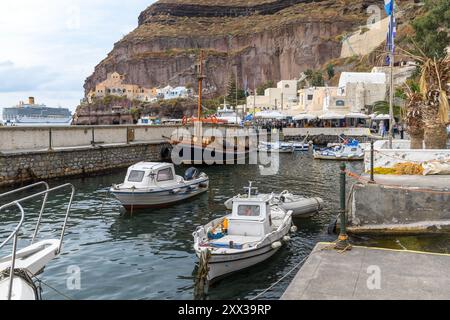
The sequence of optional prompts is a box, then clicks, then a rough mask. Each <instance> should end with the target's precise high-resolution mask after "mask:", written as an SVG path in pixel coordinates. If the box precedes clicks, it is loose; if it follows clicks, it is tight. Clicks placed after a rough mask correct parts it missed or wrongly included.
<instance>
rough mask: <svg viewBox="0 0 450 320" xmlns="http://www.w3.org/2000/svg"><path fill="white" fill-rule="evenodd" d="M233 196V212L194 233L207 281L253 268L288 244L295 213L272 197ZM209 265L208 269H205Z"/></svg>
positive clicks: (251, 193) (254, 194) (249, 194)
mask: <svg viewBox="0 0 450 320" xmlns="http://www.w3.org/2000/svg"><path fill="white" fill-rule="evenodd" d="M246 189H248V194H247V195H243V196H242V195H239V196H236V197H234V198H233V199H232V200H231V201H232V213H231V214H230V215H227V216H225V217H222V218H218V219H215V220H213V221H211V222H210V223H208V224H206V225H204V226H201V227H198V228H197V230H196V231H195V232H194V233H193V237H194V249H195V252H196V254H197V257H198V258H199V260H200V269H201V270H207V274H206V275H205V276H206V278H207V280H208V281H213V280H215V279H218V278H220V277H223V276H226V275H228V274H231V273H233V272H236V271H239V270H242V269H245V268H248V267H251V266H253V265H255V264H258V263H260V262H262V261H264V260H266V259H268V258H270V257H271V256H273V255H274V254H275V253H276V252H277V251H278V250H279V249H280V248H281V247H282V245H283V243H285V242H287V241H289V239H290V238H289V236H288V234H289V232H290V231H295V227H293V226H292V212H291V211H286V210H284V209H283V208H281V207H280V206H278V205H275V204H272V203H271V195H258V194H257V192H256V193H253V191H255V190H256V188H252V186H251V183H250V186H249V187H248V188H246ZM205 265H207V268H204V266H205Z"/></svg>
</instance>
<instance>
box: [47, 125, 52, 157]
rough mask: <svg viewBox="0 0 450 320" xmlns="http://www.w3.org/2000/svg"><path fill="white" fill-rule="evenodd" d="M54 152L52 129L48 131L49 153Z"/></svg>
mask: <svg viewBox="0 0 450 320" xmlns="http://www.w3.org/2000/svg"><path fill="white" fill-rule="evenodd" d="M52 150H53V141H52V128H49V129H48V151H52Z"/></svg>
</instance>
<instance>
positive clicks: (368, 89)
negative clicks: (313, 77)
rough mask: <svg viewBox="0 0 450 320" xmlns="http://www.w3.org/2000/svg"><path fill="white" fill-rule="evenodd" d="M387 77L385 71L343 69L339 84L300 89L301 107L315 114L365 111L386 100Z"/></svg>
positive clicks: (301, 110) (306, 111)
mask: <svg viewBox="0 0 450 320" xmlns="http://www.w3.org/2000/svg"><path fill="white" fill-rule="evenodd" d="M386 80H387V79H386V74H384V73H377V72H374V73H368V72H343V73H342V74H341V78H340V80H339V86H338V87H313V88H305V89H300V90H299V91H298V93H299V103H298V106H299V107H298V109H299V110H300V112H303V113H310V114H313V115H322V114H324V113H327V112H334V113H340V114H347V113H362V112H364V111H365V107H366V106H369V105H373V104H374V103H375V102H377V101H381V100H385V99H386V94H387V81H386Z"/></svg>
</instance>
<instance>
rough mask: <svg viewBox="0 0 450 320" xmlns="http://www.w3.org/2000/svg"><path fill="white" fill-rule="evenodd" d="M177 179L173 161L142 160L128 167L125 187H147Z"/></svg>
mask: <svg viewBox="0 0 450 320" xmlns="http://www.w3.org/2000/svg"><path fill="white" fill-rule="evenodd" d="M175 181H177V176H176V175H175V168H174V166H173V164H171V163H156V162H140V163H137V164H135V165H133V166H131V167H130V168H128V172H127V175H126V177H125V181H124V184H123V187H129V188H132V187H134V188H146V187H148V186H151V185H155V184H158V185H164V184H166V183H172V184H173V182H175Z"/></svg>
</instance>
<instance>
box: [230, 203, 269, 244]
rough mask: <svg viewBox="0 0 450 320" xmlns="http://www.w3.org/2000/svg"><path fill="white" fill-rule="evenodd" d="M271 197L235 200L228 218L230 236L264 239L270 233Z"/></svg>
mask: <svg viewBox="0 0 450 320" xmlns="http://www.w3.org/2000/svg"><path fill="white" fill-rule="evenodd" d="M269 200H270V197H269V196H267V195H265V196H254V197H251V198H235V199H234V200H233V211H232V213H231V215H230V216H229V217H228V235H230V236H250V237H263V236H265V235H266V234H268V233H270V232H271V231H272V230H271V228H272V227H271V221H270V205H269Z"/></svg>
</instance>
